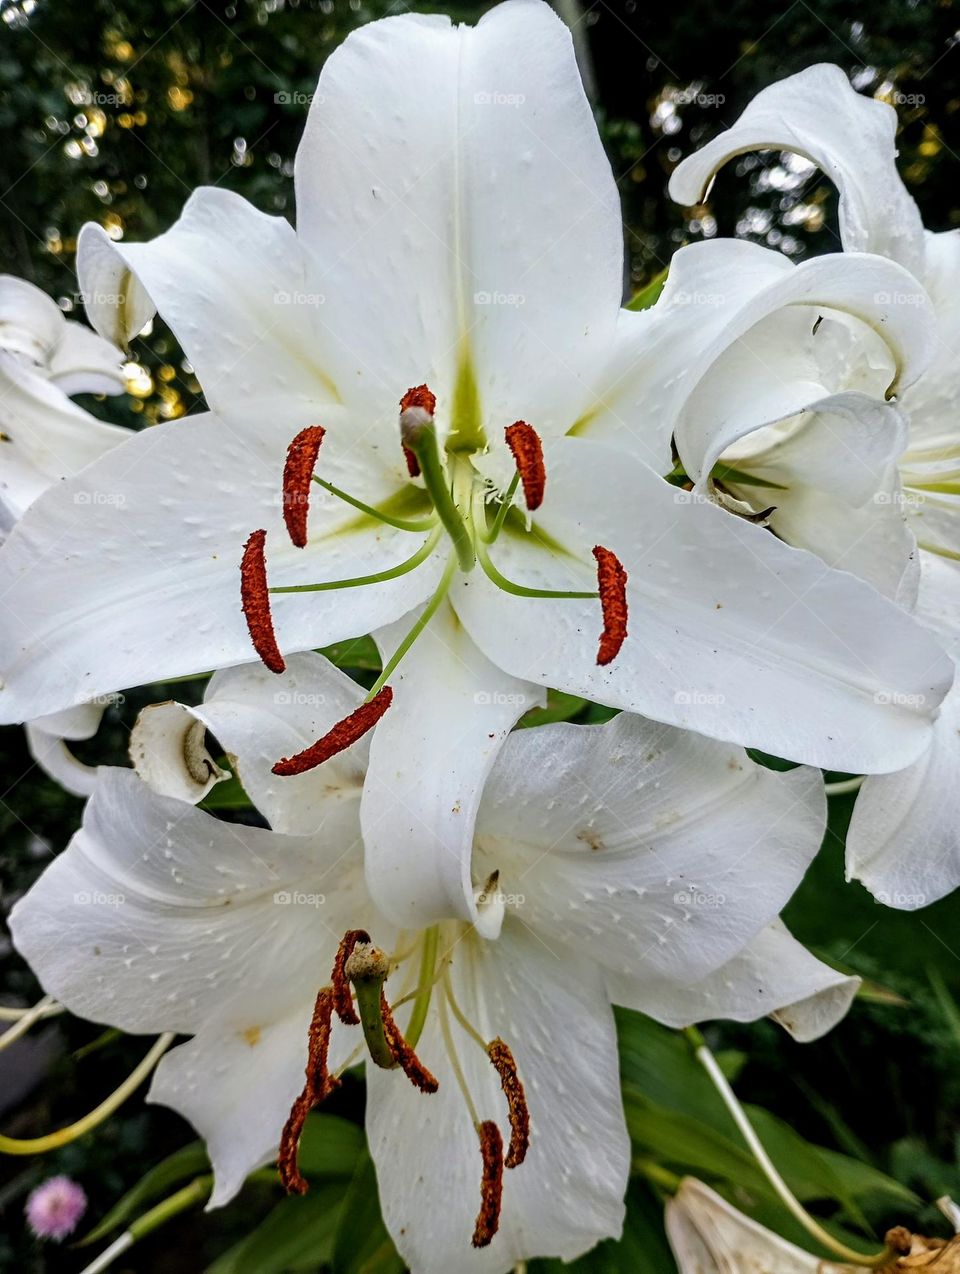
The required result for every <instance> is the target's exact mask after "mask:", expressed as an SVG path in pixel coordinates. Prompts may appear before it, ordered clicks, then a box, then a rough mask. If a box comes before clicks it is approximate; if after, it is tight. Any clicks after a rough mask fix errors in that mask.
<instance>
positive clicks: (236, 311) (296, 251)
mask: <svg viewBox="0 0 960 1274" xmlns="http://www.w3.org/2000/svg"><path fill="white" fill-rule="evenodd" d="M77 272H78V276H79V279H80V288H81V291H82V292H83V295H84V300H85V302H86V306H87V313H88V314H89V316H90V321H91V322H92V323H93V325H94V327H95V328H96V329H97V331H98V332H99V333H100V334H101V335H102V336H104V337H106V338H107V339H108V340H110V341H112V342H113V343H114V344H118V345H126V343H127V342H128V341H129V340H130V338H131V337H133V336H134V335H136V333H137V332H139V331H140V329H141V328H142V327H143V326H144V324H145V323H146V321H147V319H149V318H150V316H151V314H152V313H153V310H154V308H156V309H157V310H159V311H160V314H161V315H162V316H163V318H164V319H165V320H166V321H167V322H168V323H169V324H170V326H171V328H172V329H173V331H174V333H175V335H176V337H177V339H178V340H179V341H180V344H181V345H182V346H183V349H184V351H185V353H186V355H187V357H188V358H189V359H190V362H191V363H192V365H193V367H194V369H195V370H196V373H197V376H198V377H199V380H200V383H201V385H202V386H203V389H204V393H205V395H206V398H207V401H208V403H209V404H210V406H211V407H212V408H213V409H214V410H215V411H220V412H221V413H224V414H230V415H231V417H233V416H236V417H244V418H253V417H256V416H259V418H260V425H261V428H262V427H263V426H264V425H265V424H267V425H269V424H273V425H274V427H276V425H277V424H279V423H282V420H283V418H284V417H285V416H287V417H288V418H289V419H290V420H291V422H292V423H291V426H290V428H289V434H288V436H289V437H292V436H293V434H294V433H296V431H297V428H299V427H300V424H301V423H303V424H306V423H309V421H308V419H307V418H308V417H310V416H311V415H312V416H314V417H316V415H317V413H319V412H322V411H323V410H324V408H325V407H326V406H327V405H329V404H331V403H335V402H337V401H338V395H337V391H336V388H335V386H334V385H333V384H332V382H331V381H330V379H329V376H328V375H326V373H325V371H324V369H323V366H322V347H321V345H320V342H319V339H318V333H319V323H318V321H317V310H318V308H319V305H318V303H317V302H316V300H314V301H313V303H311V302H310V300H309V299H307V298H309V297H310V296H311V295H312V294H311V293H310V288H309V285H308V282H307V277H306V270H305V266H304V262H303V258H302V254H301V250H300V245H299V243H298V240H297V236H296V234H295V233H294V231H293V228H292V227H291V225H290V223H289V222H288V221H286V220H285V219H284V218H283V217H268V216H266V215H265V214H264V213H261V212H258V211H257V210H256V209H255V208H254V207H253V205H252V204H249V203H247V201H246V200H245V199H241V198H240V196H239V195H236V194H233V193H232V192H231V191H228V190H220V189H218V188H216V187H212V186H202V187H200V189H198V190H196V191H195V192H194V193H193V194H192V195H191V197H190V199H189V200H188V201H187V203H186V205H185V207H184V210H183V213H182V215H181V217H180V220H179V221H177V222H176V223H175V224H174V225H173V227H172V228H171V229H170V230H168V231H167V232H166V234H162V235H160V236H158V238H156V239H152V240H151V241H150V242H148V243H126V242H119V243H115V242H114V241H113V240H112V239H110V238H109V237H108V236H107V234H106V233H105V231H104V230H102V229H101V227H100V226H98V225H96V224H94V223H92V222H90V223H88V224H87V225H85V226H84V227H83V229H82V230H81V232H80V238H79V240H78V246H77ZM147 298H149V301H150V302H151V304H148V303H147ZM400 392H401V393H402V392H403V390H402V389H401V391H400ZM278 417H279V418H280V419H279V420H278ZM314 423H318V424H319V423H323V422H322V421H321V420H314Z"/></svg>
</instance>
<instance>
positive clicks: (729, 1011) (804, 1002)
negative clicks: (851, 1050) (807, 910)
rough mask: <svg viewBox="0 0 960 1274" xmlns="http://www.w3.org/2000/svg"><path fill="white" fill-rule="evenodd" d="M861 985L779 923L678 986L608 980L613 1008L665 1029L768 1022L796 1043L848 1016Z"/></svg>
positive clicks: (619, 978)
mask: <svg viewBox="0 0 960 1274" xmlns="http://www.w3.org/2000/svg"><path fill="white" fill-rule="evenodd" d="M859 985H860V979H859V978H854V977H846V976H845V975H844V974H842V973H838V972H837V971H836V969H831V967H830V966H829V965H828V964H824V963H823V962H822V961H821V960H818V959H817V958H816V957H815V956H813V955H811V954H810V952H809V951H808V950H807V949H806V947H804V946H803V944H802V943H799V942H797V940H796V939H795V938H793V937H791V935H790V933H789V932H788V931H787V929H786V928H785V926H784V925H783V924H782V923H780V922H779V921H776V922H774V923H773V924H771V925H768V926H767V927H766V928H765V929H763V930H762V931H761V932H760V933H759V934H757V936H756V937H755V938H754V939H752V941H751V942H749V943H748V944H747V946H746V947H744V949H743V950H742V951H741V952H740V953H739V954H738V955H735V956H734V957H733V959H732V960H728V961H727V963H726V964H724V965H722V966H721V967H720V968H719V969H717V970H715V972H713V973H711V974H709V975H708V976H707V977H705V978H702V979H701V980H700V981H699V982H694V983H690V984H688V985H681V984H680V983H678V982H677V981H675V980H668V979H665V978H659V979H657V978H648V977H646V976H644V977H642V978H628V977H626V976H624V975H623V974H620V975H611V976H609V977H608V979H607V987H608V990H609V992H610V998H611V999H612V1000H613V1001H614V1003H615V1004H623V1005H625V1006H626V1007H627V1008H631V1009H637V1010H639V1011H640V1012H641V1013H647V1014H648V1015H649V1016H650V1017H653V1018H656V1020H657V1021H658V1022H663V1023H664V1024H665V1025H666V1026H678V1027H679V1026H691V1025H693V1024H694V1023H695V1022H705V1021H712V1020H714V1019H718V1018H724V1019H730V1020H732V1021H735V1022H754V1021H756V1019H757V1018H760V1017H765V1016H767V1015H769V1016H771V1017H772V1018H773V1019H774V1021H776V1022H779V1023H780V1025H781V1026H783V1027H784V1028H785V1029H786V1030H787V1031H789V1033H790V1034H791V1035H792V1036H793V1037H794V1039H796V1040H798V1041H799V1042H800V1043H807V1042H809V1041H810V1040H815V1039H819V1038H820V1036H821V1035H825V1034H826V1032H827V1031H829V1030H832V1028H833V1027H834V1026H836V1024H837V1023H838V1022H839V1021H841V1019H842V1018H844V1017H845V1016H846V1014H847V1011H848V1010H849V1008H850V1005H851V1004H852V1003H853V999H854V997H855V996H856V994H857V988H858V987H859Z"/></svg>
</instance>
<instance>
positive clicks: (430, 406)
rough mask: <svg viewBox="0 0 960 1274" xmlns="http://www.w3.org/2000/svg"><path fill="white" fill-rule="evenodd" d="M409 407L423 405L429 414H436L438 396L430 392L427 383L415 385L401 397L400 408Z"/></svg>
mask: <svg viewBox="0 0 960 1274" xmlns="http://www.w3.org/2000/svg"><path fill="white" fill-rule="evenodd" d="M408 407H422V408H423V410H424V411H425V412H426V413H427V415H428V416H435V415H436V414H437V396H436V394H433V393H431V392H430V389H429V387H428V386H427V385H414V387H413V389H408V390H407V392H406V393H405V394H404V396H403V397H402V398H401V399H400V410H401V411H406V410H407V408H408Z"/></svg>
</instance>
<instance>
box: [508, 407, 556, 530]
mask: <svg viewBox="0 0 960 1274" xmlns="http://www.w3.org/2000/svg"><path fill="white" fill-rule="evenodd" d="M504 434H505V436H506V439H507V446H508V447H509V448H510V450H511V452H512V453H513V460H514V464H515V465H516V466H517V473H519V475H520V481H521V483H522V484H523V498H524V500H525V501H526V505H527V508H528V509H529V510H530V511H531V513H532V512H533V510H534V509H539V508H540V505H541V504H542V503H543V491H544V488H545V487H546V485H547V471H546V469H545V468H544V465H543V445H542V444H541V442H540V435H539V434H538V433H537V431H536V429H534V428H533V427H532V426H531V425H528V424H527V422H526V421H525V420H518V421H517V422H516V424H514V425H508V426H507V428H506V429H505V430H504Z"/></svg>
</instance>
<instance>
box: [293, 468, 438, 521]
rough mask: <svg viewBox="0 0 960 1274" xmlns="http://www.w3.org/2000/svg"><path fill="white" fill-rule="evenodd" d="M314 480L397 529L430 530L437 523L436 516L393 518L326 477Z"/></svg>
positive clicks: (325, 489) (371, 516) (346, 501)
mask: <svg viewBox="0 0 960 1274" xmlns="http://www.w3.org/2000/svg"><path fill="white" fill-rule="evenodd" d="M313 480H314V482H316V483H317V485H318V486H321V487H323V489H324V491H329V492H330V494H331V495H335V496H336V497H337V499H339V500H343V501H345V503H347V504H352V505H353V507H354V508H355V509H359V510H360V512H361V513H365V514H366V515H367V517H370V518H375V519H376V520H377V521H378V522H385V523H386V524H387V526H395V527H396V528H397V530H398V531H432V530H433V528H434V527H435V526H436V525H437V519H436V518H394V517H391V516H390V514H389V513H384V512H382V510H380V509H375V508H374V507H373V505H372V504H364V502H363V501H362V500H358V499H357V498H356V497H355V496H352V495H350V494H349V493H348V492H347V491H341V489H340V488H339V487H335V486H334V485H333V483H332V482H328V481H327V480H326V478H318V477H317V475H316V474H314V475H313Z"/></svg>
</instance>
